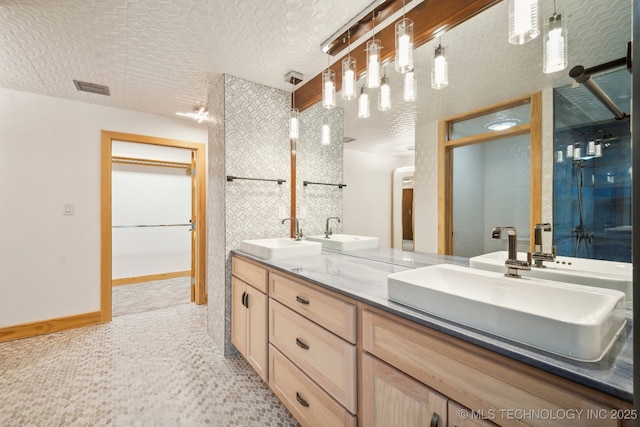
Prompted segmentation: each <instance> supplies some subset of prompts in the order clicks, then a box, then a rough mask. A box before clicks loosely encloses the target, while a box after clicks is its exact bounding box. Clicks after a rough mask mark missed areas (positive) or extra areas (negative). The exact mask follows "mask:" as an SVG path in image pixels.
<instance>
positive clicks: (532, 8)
mask: <svg viewBox="0 0 640 427" xmlns="http://www.w3.org/2000/svg"><path fill="white" fill-rule="evenodd" d="M538 10H539V5H538V0H509V43H511V44H525V43H526V42H528V41H530V40H533V39H535V38H536V37H538V35H539V34H540V25H539V20H538Z"/></svg>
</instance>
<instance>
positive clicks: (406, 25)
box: [395, 0, 413, 74]
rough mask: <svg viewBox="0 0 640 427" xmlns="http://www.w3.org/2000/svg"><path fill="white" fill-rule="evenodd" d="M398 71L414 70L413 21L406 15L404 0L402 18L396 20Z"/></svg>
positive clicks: (396, 63) (396, 65)
mask: <svg viewBox="0 0 640 427" xmlns="http://www.w3.org/2000/svg"><path fill="white" fill-rule="evenodd" d="M395 67H396V71H397V72H398V73H401V74H404V73H407V72H409V71H412V70H413V21H412V20H411V19H408V18H406V17H405V4H404V0H403V1H402V19H401V20H399V21H398V22H396V61H395Z"/></svg>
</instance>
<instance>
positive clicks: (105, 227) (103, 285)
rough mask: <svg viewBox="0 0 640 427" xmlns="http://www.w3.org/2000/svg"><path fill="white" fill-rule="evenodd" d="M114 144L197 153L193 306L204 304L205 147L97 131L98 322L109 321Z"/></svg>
mask: <svg viewBox="0 0 640 427" xmlns="http://www.w3.org/2000/svg"><path fill="white" fill-rule="evenodd" d="M113 141H124V142H135V143H139V144H150V145H160V146H165V147H175V148H186V149H190V150H192V151H194V152H195V153H196V164H195V169H196V171H195V172H196V199H197V201H196V203H197V214H196V231H195V232H196V241H197V248H196V254H197V260H196V289H195V302H196V304H205V303H206V302H207V298H206V297H207V296H206V286H205V281H206V277H207V276H206V265H207V255H206V250H207V245H206V237H207V233H206V231H207V229H206V188H205V183H206V180H205V159H206V153H205V147H206V146H205V144H201V143H197V142H189V141H181V140H176V139H167V138H158V137H153V136H146V135H137V134H131V133H122V132H113V131H108V130H102V131H100V314H101V322H103V323H104V322H110V321H111V318H112V307H111V304H112V301H111V299H112V295H111V292H112V285H111V281H112V259H111V257H112V250H113V245H112V243H113V242H112V235H111V226H112V212H111V209H112V206H111V195H112V187H111V147H112V143H113Z"/></svg>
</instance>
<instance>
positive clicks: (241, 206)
mask: <svg viewBox="0 0 640 427" xmlns="http://www.w3.org/2000/svg"><path fill="white" fill-rule="evenodd" d="M289 108H290V95H289V93H287V92H285V91H282V90H279V89H274V88H270V87H267V86H263V85H260V84H257V83H253V82H249V81H247V80H242V79H239V78H237V77H233V76H229V75H226V76H225V78H224V120H225V133H224V139H225V166H224V168H225V170H226V172H225V174H226V175H231V176H237V177H246V178H265V179H286V180H287V182H286V183H284V184H281V185H278V184H277V183H275V182H261V181H242V180H235V181H233V182H225V184H226V194H225V197H224V200H225V228H226V236H225V245H226V249H225V255H226V256H225V258H224V259H226V261H227V264H226V280H225V294H224V295H225V327H224V332H225V354H232V353H234V352H235V349H234V347H233V345H232V344H231V311H230V307H231V300H230V295H231V257H230V251H231V250H232V249H236V248H237V247H238V246H239V245H240V241H242V240H246V239H262V238H269V237H279V236H281V237H286V236H288V235H289V224H288V223H287V224H284V225H283V224H281V219H280V218H279V217H278V210H279V208H280V207H284V208H285V210H286V212H289V211H290V210H291V201H290V197H291V187H290V182H291V157H290V145H289V144H290V142H289ZM209 300H210V301H211V294H209Z"/></svg>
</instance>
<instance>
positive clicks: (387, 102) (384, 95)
mask: <svg viewBox="0 0 640 427" xmlns="http://www.w3.org/2000/svg"><path fill="white" fill-rule="evenodd" d="M390 109H391V86H389V77H387V73H386V71H385V73H384V76H383V77H382V80H381V81H380V93H378V110H380V111H387V110H390Z"/></svg>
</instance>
